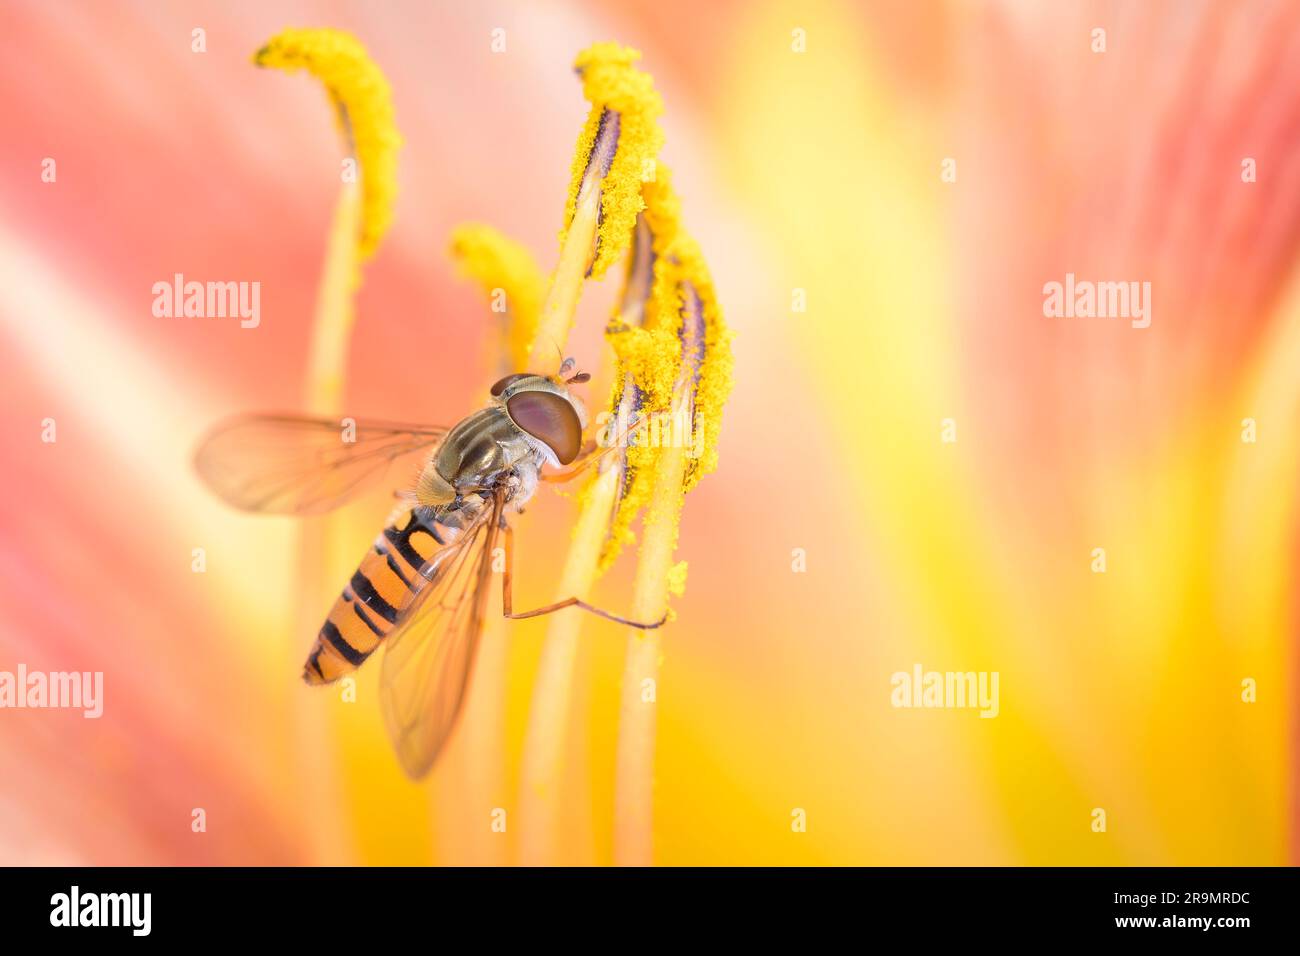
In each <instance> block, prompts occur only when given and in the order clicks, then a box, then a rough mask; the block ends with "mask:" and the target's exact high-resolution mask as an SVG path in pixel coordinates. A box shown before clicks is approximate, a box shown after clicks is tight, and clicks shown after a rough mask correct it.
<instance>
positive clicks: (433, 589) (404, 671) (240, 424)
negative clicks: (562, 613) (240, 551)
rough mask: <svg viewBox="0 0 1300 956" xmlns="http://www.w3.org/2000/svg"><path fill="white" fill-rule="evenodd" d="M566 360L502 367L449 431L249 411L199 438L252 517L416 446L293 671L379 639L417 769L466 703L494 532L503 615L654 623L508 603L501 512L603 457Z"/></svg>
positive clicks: (205, 474) (216, 475)
mask: <svg viewBox="0 0 1300 956" xmlns="http://www.w3.org/2000/svg"><path fill="white" fill-rule="evenodd" d="M573 367H574V363H573V360H572V359H566V360H565V361H564V363H563V364H562V365H561V366H560V370H559V373H558V374H557V375H555V376H546V375H534V374H529V373H521V374H514V375H507V376H506V377H505V378H503V379H501V380H500V381H498V382H497V383H496V384H495V385H493V386H492V389H491V396H490V400H489V402H488V404H487V405H486V406H485V407H484V408H482V409H480V410H479V411H477V412H474V413H473V414H472V415H470V416H469V417H467V418H465V419H464V420H462V421H461V422H460V423H459V424H457V425H456V426H454V427H453V428H450V429H447V428H432V427H424V426H419V425H402V424H395V423H389V422H360V421H358V422H357V423H356V425H355V433H354V434H353V435H352V436H351V437H352V438H353V439H354V440H351V441H344V440H343V432H342V430H341V427H340V425H339V424H338V423H336V422H334V421H330V420H327V419H319V418H307V417H296V416H292V415H244V416H238V417H235V418H233V419H230V420H228V421H225V422H223V423H221V424H219V425H218V426H217V427H216V428H215V429H214V430H213V431H212V432H210V433H209V434H208V436H207V437H206V438H205V439H204V441H203V442H202V444H201V445H200V447H199V450H198V453H197V455H196V458H195V464H196V467H197V469H198V473H199V475H200V477H201V478H202V479H203V481H204V482H205V483H206V484H207V486H208V487H209V488H210V489H211V490H212V491H213V492H215V493H216V494H217V495H218V496H219V497H221V498H222V499H224V500H225V501H226V502H228V503H229V504H231V505H233V506H235V507H236V508H239V509H241V510H244V511H251V512H258V513H262V514H294V515H309V514H321V513H323V512H326V511H329V510H332V509H333V508H336V507H338V506H339V505H341V504H342V503H343V502H345V501H346V500H348V499H349V498H350V497H352V495H353V494H354V493H355V492H357V491H358V490H360V489H361V488H363V487H365V486H366V485H367V484H369V482H370V480H371V479H374V478H377V477H378V476H380V475H382V474H383V473H384V472H385V471H386V470H387V468H388V466H389V465H390V464H391V463H392V462H393V461H395V460H397V459H399V458H402V457H404V456H407V455H412V456H413V455H415V454H417V453H419V454H422V455H423V464H422V466H421V468H420V472H419V476H418V478H417V479H416V480H415V484H414V487H413V488H412V489H410V490H409V491H405V492H403V493H401V494H400V495H399V497H401V498H402V502H401V504H399V505H398V507H397V508H396V509H395V510H394V512H393V513H392V515H390V517H389V520H388V522H387V523H386V524H385V526H384V528H383V530H382V531H381V532H380V533H379V535H378V536H377V537H376V538H375V541H374V544H373V545H372V546H371V548H370V549H369V550H368V551H367V552H366V554H365V556H364V557H363V558H362V559H361V562H360V564H359V565H358V567H357V570H356V572H355V573H354V574H353V575H352V578H351V580H350V581H349V582H348V583H347V584H346V585H345V586H344V588H343V591H342V593H341V594H340V595H339V597H338V598H337V599H336V600H335V602H334V605H333V607H332V608H331V609H330V612H329V614H328V616H327V617H326V618H325V623H324V624H323V625H322V626H321V629H320V632H319V633H318V635H317V637H316V642H315V644H313V646H312V649H311V652H310V653H309V654H308V656H307V663H306V665H305V667H304V668H303V679H304V680H305V681H306V682H307V683H308V684H313V685H322V684H329V683H332V682H334V681H336V680H338V679H339V678H340V677H343V676H345V675H346V674H349V673H351V672H352V671H353V670H355V669H356V668H358V667H360V666H361V664H362V663H364V662H365V660H366V659H367V658H368V657H369V656H370V655H371V654H372V653H374V652H375V651H376V650H377V649H378V648H379V646H380V645H381V644H382V645H384V646H385V647H386V650H385V652H384V658H383V664H382V671H381V674H380V707H381V709H382V711H383V715H384V723H385V725H386V726H387V728H388V733H389V736H390V737H391V738H392V741H393V744H394V746H395V747H396V749H397V755H398V759H399V760H400V761H401V764H402V767H403V768H404V769H405V770H406V772H407V773H408V774H409V775H410V776H411V777H413V778H419V777H421V776H423V775H424V774H425V773H427V772H428V770H429V768H430V767H432V766H433V763H434V761H435V760H436V759H437V757H438V754H439V752H440V751H441V749H442V747H443V744H444V743H446V740H447V737H448V735H449V734H450V733H451V731H452V729H453V728H454V726H455V724H456V719H457V717H458V716H459V714H460V710H461V705H462V704H463V702H464V697H465V690H466V687H467V685H468V683H469V676H470V671H471V669H472V667H473V663H474V655H475V652H476V650H477V648H478V641H479V635H480V633H481V632H482V629H483V621H484V615H485V613H486V609H487V600H488V591H489V584H490V582H491V579H492V563H493V555H494V552H495V550H496V548H497V542H498V540H499V539H500V540H503V542H504V556H505V563H504V574H503V575H502V613H503V614H504V616H505V617H507V618H512V619H519V618H528V617H537V616H539V615H542V614H549V613H551V612H553V611H558V610H560V609H562V608H566V607H578V608H582V609H583V610H586V611H590V612H592V613H594V614H598V615H600V616H601V617H604V618H607V619H609V620H612V621H616V622H618V623H620V624H627V625H630V626H632V627H638V628H646V629H648V628H655V627H659V626H660V625H661V624H663V620H662V619H661V620H659V621H652V622H638V621H629V620H627V619H625V618H622V617H619V616H617V615H614V614H611V613H609V612H607V611H602V610H601V609H600V608H597V607H593V606H592V605H590V604H588V603H586V602H585V601H581V600H579V599H578V598H576V597H571V598H567V599H565V600H563V601H558V602H556V603H554V604H548V605H546V606H545V607H540V608H537V609H535V610H532V611H514V610H513V607H512V599H511V587H510V568H511V560H512V552H511V544H512V531H511V529H510V525H509V524H508V523H507V520H506V515H507V510H508V509H513V510H515V511H519V510H522V507H523V505H524V503H525V502H527V501H528V499H529V498H531V497H532V495H533V493H534V492H535V491H536V489H537V485H538V482H539V481H541V480H547V481H563V480H567V479H568V478H571V477H573V476H574V475H576V474H578V473H580V472H581V471H583V470H584V469H585V468H587V467H589V466H590V465H591V464H593V463H594V462H595V461H596V460H598V458H599V457H600V455H601V454H603V452H599V453H598V452H597V451H596V447H595V446H596V443H595V442H594V441H589V442H588V443H587V444H586V445H585V446H584V445H583V442H582V436H583V431H584V429H585V428H586V424H587V414H586V409H585V407H584V405H583V403H582V400H581V399H580V398H578V396H577V395H575V394H574V393H573V392H572V391H571V390H570V388H569V386H570V385H574V384H578V383H581V382H585V381H587V380H588V379H589V378H590V376H588V375H587V374H586V373H578V374H576V375H571V373H572V372H573ZM633 428H635V426H633ZM629 433H630V431H629ZM623 439H626V434H625V435H624V436H623ZM616 441H617V439H616ZM609 447H613V444H610V445H609ZM579 459H582V460H581V461H580V462H579V461H578V460H579ZM575 462H578V464H576V465H575V466H574V467H573V468H572V469H570V470H568V471H564V472H559V473H554V472H552V473H547V474H545V475H543V473H542V469H543V467H544V466H546V465H551V466H553V467H557V468H558V467H560V466H569V465H574V463H575Z"/></svg>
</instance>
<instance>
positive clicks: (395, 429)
mask: <svg viewBox="0 0 1300 956" xmlns="http://www.w3.org/2000/svg"><path fill="white" fill-rule="evenodd" d="M446 434H447V429H445V428H434V427H427V426H423V425H403V424H398V423H394V422H367V421H359V422H356V424H355V426H353V427H352V428H348V429H345V427H344V425H343V423H342V422H341V421H334V420H330V419H324V418H306V417H302V416H297V415H239V416H236V417H234V418H230V419H227V420H226V421H224V422H222V423H220V424H219V425H217V427H216V428H214V429H213V430H212V431H211V432H209V433H208V435H207V436H206V437H205V438H204V439H203V441H202V443H201V444H200V445H199V450H198V452H197V454H196V455H195V457H194V465H195V468H196V469H197V470H198V473H199V477H201V478H202V479H203V481H204V483H205V484H207V486H208V487H209V488H210V489H211V490H212V491H213V492H214V493H215V494H216V495H217V496H218V497H220V498H221V499H223V500H224V501H226V502H227V503H228V504H231V505H234V506H235V507H236V508H239V509H241V510H243V511H255V512H261V513H267V514H321V513H322V512H326V511H330V510H332V509H334V508H337V507H338V506H339V505H341V504H343V502H344V501H346V500H347V499H348V498H349V497H351V496H352V495H353V494H355V493H356V492H357V491H359V490H361V489H362V488H364V487H366V485H368V484H369V483H370V482H371V481H372V480H373V479H377V478H379V477H380V476H381V475H383V474H384V472H385V471H386V470H387V469H388V466H389V465H390V464H392V462H393V461H395V460H396V459H398V458H401V457H403V456H405V455H411V454H414V453H416V452H428V451H429V450H431V449H432V448H433V447H434V446H435V445H437V444H438V443H439V442H440V441H442V439H443V437H444V436H445V435H446Z"/></svg>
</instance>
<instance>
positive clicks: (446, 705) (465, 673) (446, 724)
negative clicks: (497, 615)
mask: <svg viewBox="0 0 1300 956" xmlns="http://www.w3.org/2000/svg"><path fill="white" fill-rule="evenodd" d="M503 502H504V498H503V496H502V495H501V494H497V495H496V496H495V498H494V499H493V500H492V501H490V502H487V503H486V504H485V505H484V507H483V508H482V510H481V511H479V513H478V515H477V516H476V517H475V518H474V519H472V520H471V523H470V524H468V525H467V526H466V527H465V529H464V531H463V532H462V533H461V535H460V537H459V538H457V539H456V541H454V542H452V543H451V544H448V545H447V546H446V547H444V548H443V549H442V550H440V551H439V552H438V553H437V554H436V555H434V556H433V558H431V559H430V560H429V562H428V563H427V564H426V565H425V567H424V568H422V569H421V570H420V575H421V577H422V578H423V579H424V580H425V582H426V583H425V584H424V585H422V586H421V587H420V588H419V589H418V590H417V591H416V592H415V594H414V595H413V596H412V597H411V598H410V599H409V601H408V604H407V606H406V607H404V608H402V609H401V610H400V611H399V613H398V619H397V626H396V628H395V629H394V630H393V632H392V633H391V634H390V635H389V636H388V638H387V639H386V640H385V642H384V643H385V645H386V649H385V651H384V663H383V667H382V669H381V671H380V676H379V706H380V710H381V711H382V712H383V715H384V724H385V725H386V726H387V727H388V734H389V736H390V737H391V738H392V741H393V746H394V747H395V748H396V749H397V756H398V759H399V760H400V761H401V763H402V767H403V768H404V769H405V770H406V772H407V774H408V775H410V776H411V777H412V778H413V779H418V778H420V777H422V776H424V775H425V774H426V773H427V772H428V771H429V768H430V767H432V766H433V762H434V761H435V760H436V759H437V757H438V754H439V752H440V751H441V750H442V747H443V744H444V743H446V741H447V737H448V736H449V735H450V733H451V731H452V728H453V727H455V725H456V719H457V717H459V716H460V711H461V706H462V705H463V704H464V700H465V689H466V687H467V686H468V684H469V675H470V670H471V668H472V667H473V664H474V655H475V653H476V652H477V650H478V641H479V635H480V634H481V633H482V630H483V616H484V612H485V610H486V606H487V598H488V592H489V590H490V585H491V582H492V549H493V547H494V546H495V543H496V540H497V533H498V531H499V530H500V527H501V511H502V507H503Z"/></svg>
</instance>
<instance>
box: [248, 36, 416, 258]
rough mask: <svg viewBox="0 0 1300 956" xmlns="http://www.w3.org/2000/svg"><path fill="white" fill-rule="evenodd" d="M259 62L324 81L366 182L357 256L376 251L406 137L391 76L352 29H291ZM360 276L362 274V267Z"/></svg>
mask: <svg viewBox="0 0 1300 956" xmlns="http://www.w3.org/2000/svg"><path fill="white" fill-rule="evenodd" d="M253 62H254V63H256V64H257V65H258V66H262V67H270V68H274V69H279V70H285V71H286V72H290V73H293V72H296V71H297V70H306V71H307V72H308V73H310V74H311V75H312V76H314V77H316V78H317V79H318V80H320V81H321V83H323V84H324V86H325V89H326V92H327V93H328V94H329V96H330V100H331V102H332V103H333V105H334V108H335V113H336V116H337V119H338V122H339V128H340V131H341V132H342V134H343V137H344V141H345V145H346V146H347V148H348V153H349V155H350V156H352V157H354V158H355V159H356V162H357V165H358V167H359V170H358V173H359V175H360V178H361V182H362V192H363V197H364V198H363V202H362V211H361V229H360V233H359V235H358V237H357V259H358V262H365V261H366V260H367V259H369V258H370V257H371V256H373V255H374V254H375V251H376V250H377V249H378V248H379V243H380V242H381V241H382V239H383V237H384V234H385V233H386V232H387V231H388V227H389V225H390V224H391V223H392V219H393V201H394V199H395V197H396V195H397V150H398V148H399V147H400V146H401V145H402V138H401V136H400V135H399V134H398V132H397V123H396V121H395V120H394V118H393V103H392V94H391V92H390V90H389V86H388V80H387V79H386V78H385V77H384V74H383V73H382V72H381V71H380V69H379V67H377V66H376V65H375V64H374V62H373V61H372V60H371V59H370V56H369V54H367V53H366V49H365V47H364V46H362V45H361V43H360V42H359V41H358V40H357V39H356V38H355V37H353V36H352V35H351V34H348V33H345V32H343V31H342V30H331V29H308V30H299V29H289V30H284V31H282V32H280V33H278V34H276V35H275V36H274V37H272V38H271V39H270V40H269V41H268V42H267V44H266V45H265V46H264V47H262V48H261V49H260V50H258V51H257V53H256V54H254V55H253ZM357 280H358V281H359V280H360V274H359V273H358V276H357Z"/></svg>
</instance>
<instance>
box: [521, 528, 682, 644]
mask: <svg viewBox="0 0 1300 956" xmlns="http://www.w3.org/2000/svg"><path fill="white" fill-rule="evenodd" d="M502 535H503V537H504V538H505V569H504V571H503V573H502V575H501V613H502V615H504V616H505V617H508V618H510V619H511V620H514V621H518V620H521V619H522V618H528V617H541V616H542V615H543V614H550V613H552V612H553V611H561V610H563V609H564V608H566V607H577V608H581V609H582V610H584V611H590V612H591V613H592V614H596V615H599V616H600V617H603V618H605V619H606V620H607V621H613V622H614V623H615V624H626V625H627V626H628V627H637V628H640V629H641V630H643V631H651V630H654V629H655V628H656V627H661V626H663V623H664V622H665V621H667V620H668V612H667V611H665V612H664V616H663V617H661V618H660V619H659V620H657V621H654V622H648V621H629V620H628V619H627V618H625V617H619V616H618V615H617V614H611V613H610V612H609V611H602V610H601V609H600V608H598V607H595V606H594V605H591V604H588V603H587V602H586V601H582V600H579V599H578V598H576V597H571V598H565V599H564V600H563V601H556V602H555V603H554V604H547V605H546V606H545V607H539V608H534V609H533V610H531V611H519V612H518V613H516V612H515V610H514V607H513V595H512V594H511V591H512V588H511V584H510V574H511V569H512V568H513V566H514V541H515V534H514V530H513V529H512V528H511V527H510V526H509V525H506V526H505V527H504V528H502Z"/></svg>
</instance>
